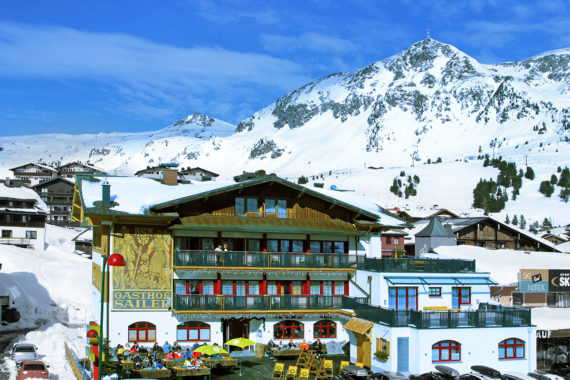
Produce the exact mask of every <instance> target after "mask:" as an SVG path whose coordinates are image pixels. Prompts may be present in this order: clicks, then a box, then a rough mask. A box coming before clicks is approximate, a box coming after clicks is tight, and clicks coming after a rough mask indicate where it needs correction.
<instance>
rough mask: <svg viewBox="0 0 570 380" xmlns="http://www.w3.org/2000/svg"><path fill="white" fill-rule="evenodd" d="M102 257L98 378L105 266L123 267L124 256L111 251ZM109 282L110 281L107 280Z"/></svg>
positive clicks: (101, 370)
mask: <svg viewBox="0 0 570 380" xmlns="http://www.w3.org/2000/svg"><path fill="white" fill-rule="evenodd" d="M101 257H102V258H103V266H102V267H101V319H100V320H99V374H98V380H101V378H102V377H103V309H104V307H103V306H104V304H105V267H106V265H107V264H108V265H109V266H110V267H124V266H125V258H124V257H123V256H122V255H121V254H120V253H113V254H112V255H111V256H109V257H107V256H105V255H101ZM109 282H110V281H109Z"/></svg>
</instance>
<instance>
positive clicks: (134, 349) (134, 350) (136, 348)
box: [129, 343, 139, 356]
mask: <svg viewBox="0 0 570 380" xmlns="http://www.w3.org/2000/svg"><path fill="white" fill-rule="evenodd" d="M138 348H139V345H138V344H136V343H135V344H133V346H132V347H131V349H130V350H129V352H130V354H131V356H134V355H135V354H136V353H137V352H138V351H139V350H138Z"/></svg>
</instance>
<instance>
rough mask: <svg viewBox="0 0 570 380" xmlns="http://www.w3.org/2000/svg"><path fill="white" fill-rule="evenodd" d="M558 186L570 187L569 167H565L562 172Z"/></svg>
mask: <svg viewBox="0 0 570 380" xmlns="http://www.w3.org/2000/svg"><path fill="white" fill-rule="evenodd" d="M558 186H561V187H570V170H569V169H568V167H565V168H564V169H562V171H561V172H560V179H559V180H558Z"/></svg>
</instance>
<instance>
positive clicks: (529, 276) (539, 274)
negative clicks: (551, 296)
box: [520, 269, 549, 293]
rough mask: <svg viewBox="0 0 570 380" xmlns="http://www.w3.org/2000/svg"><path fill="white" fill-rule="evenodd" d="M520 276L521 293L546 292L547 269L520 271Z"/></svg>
mask: <svg viewBox="0 0 570 380" xmlns="http://www.w3.org/2000/svg"><path fill="white" fill-rule="evenodd" d="M520 276H521V277H520V291H521V293H547V292H548V287H549V285H548V279H549V270H548V269H521V272H520Z"/></svg>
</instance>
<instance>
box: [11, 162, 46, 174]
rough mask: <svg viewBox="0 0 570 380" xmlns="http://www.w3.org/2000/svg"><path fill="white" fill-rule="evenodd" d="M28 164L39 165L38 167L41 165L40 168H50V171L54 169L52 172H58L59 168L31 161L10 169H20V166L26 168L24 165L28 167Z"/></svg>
mask: <svg viewBox="0 0 570 380" xmlns="http://www.w3.org/2000/svg"><path fill="white" fill-rule="evenodd" d="M26 166H37V167H40V168H42V169H45V170H49V171H52V172H57V170H56V169H54V168H52V167H51V166H47V165H42V164H36V163H33V162H29V163H27V164H24V165H20V166H16V167H15V168H12V169H10V170H16V169H19V168H24V167H26Z"/></svg>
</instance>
